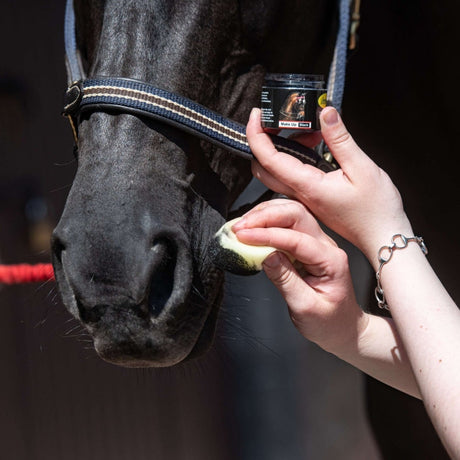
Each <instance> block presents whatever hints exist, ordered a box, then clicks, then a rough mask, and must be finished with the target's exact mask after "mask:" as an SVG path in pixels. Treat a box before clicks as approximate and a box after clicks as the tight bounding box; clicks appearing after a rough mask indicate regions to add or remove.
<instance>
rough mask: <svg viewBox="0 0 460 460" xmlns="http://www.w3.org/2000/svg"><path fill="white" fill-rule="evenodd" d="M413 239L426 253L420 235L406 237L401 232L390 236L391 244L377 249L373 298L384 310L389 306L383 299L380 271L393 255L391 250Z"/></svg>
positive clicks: (426, 251) (403, 246) (424, 252)
mask: <svg viewBox="0 0 460 460" xmlns="http://www.w3.org/2000/svg"><path fill="white" fill-rule="evenodd" d="M412 241H414V242H415V243H417V244H418V245H419V246H420V249H421V250H422V252H423V254H425V255H427V254H428V249H427V247H426V246H425V242H424V241H423V238H421V237H420V236H411V237H407V236H404V235H401V233H397V234H396V235H393V236H392V238H391V244H390V245H389V246H382V247H381V248H380V249H379V253H378V259H379V263H380V266H379V269H378V270H377V273H376V274H375V277H376V279H377V287H376V288H375V298H376V299H377V304H378V306H379V308H383V309H385V310H389V309H390V307H389V306H388V304H387V302H386V299H385V293H384V292H383V288H382V285H381V283H380V275H381V273H382V267H383V266H384V265H385V264H387V263H388V262H389V261H390V259H391V258H392V257H393V252H394V251H395V250H396V249H404V248H407V245H408V244H409V243H411V242H412Z"/></svg>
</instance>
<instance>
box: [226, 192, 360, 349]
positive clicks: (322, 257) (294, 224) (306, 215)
mask: <svg viewBox="0 0 460 460" xmlns="http://www.w3.org/2000/svg"><path fill="white" fill-rule="evenodd" d="M233 231H234V232H235V233H236V236H237V238H238V239H239V240H240V241H242V242H243V243H247V244H253V245H266V246H273V247H275V248H277V249H279V250H281V251H284V252H287V253H289V254H291V255H292V256H293V257H294V258H295V259H296V262H295V263H294V265H295V266H294V265H293V264H291V262H290V261H289V259H288V257H286V256H285V255H284V254H283V253H281V252H275V253H273V254H271V255H270V256H269V257H268V258H267V259H266V260H265V262H264V271H265V273H266V274H267V276H268V278H269V279H270V280H271V281H272V282H273V283H274V284H275V286H276V287H277V288H278V290H279V291H280V292H281V294H282V295H283V297H284V298H285V300H286V302H287V304H288V308H289V313H290V316H291V319H292V322H293V323H294V325H295V326H296V328H297V329H298V330H299V331H300V333H301V334H302V335H303V336H304V337H306V338H307V339H309V340H311V341H313V342H315V343H317V344H318V345H319V346H321V347H322V348H324V349H325V350H327V351H330V352H332V353H336V354H337V353H338V352H339V351H340V350H341V349H342V348H343V347H349V346H350V347H353V346H355V345H356V342H357V341H358V339H359V336H360V334H361V332H362V331H364V330H365V328H366V325H367V321H368V318H367V315H365V314H364V313H363V312H362V310H361V309H360V307H359V306H358V304H357V302H356V298H355V294H354V290H353V285H352V281H351V274H350V271H349V267H348V258H347V255H346V254H345V252H344V251H343V250H342V249H340V248H339V247H338V246H337V244H336V243H335V242H334V241H333V240H332V239H331V238H330V237H329V236H328V235H326V234H325V233H324V232H323V231H322V229H321V227H320V226H319V225H318V223H317V221H316V219H315V218H314V217H313V216H312V214H311V213H310V212H309V211H308V210H307V209H306V208H305V206H303V205H302V204H301V203H299V202H297V201H291V200H285V199H279V200H272V201H269V202H264V203H262V204H260V205H259V206H256V207H255V208H254V209H253V210H251V211H249V212H248V213H247V214H246V215H245V216H244V217H243V219H241V220H240V221H238V222H237V223H236V224H235V225H234V226H233ZM296 267H297V268H296Z"/></svg>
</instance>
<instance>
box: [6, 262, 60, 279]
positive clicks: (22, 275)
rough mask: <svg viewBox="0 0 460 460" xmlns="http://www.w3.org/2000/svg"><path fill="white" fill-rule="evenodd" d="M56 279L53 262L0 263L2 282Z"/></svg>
mask: <svg viewBox="0 0 460 460" xmlns="http://www.w3.org/2000/svg"><path fill="white" fill-rule="evenodd" d="M49 280H54V271H53V266H52V265H51V264H36V265H28V264H18V265H0V284H2V283H3V284H21V283H36V282H39V281H49Z"/></svg>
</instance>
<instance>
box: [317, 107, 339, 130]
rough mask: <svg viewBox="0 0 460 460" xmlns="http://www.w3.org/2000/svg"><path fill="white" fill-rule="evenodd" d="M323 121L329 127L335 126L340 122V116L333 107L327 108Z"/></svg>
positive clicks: (324, 111)
mask: <svg viewBox="0 0 460 460" xmlns="http://www.w3.org/2000/svg"><path fill="white" fill-rule="evenodd" d="M321 119H322V120H323V121H324V123H325V124H326V125H328V126H332V125H335V124H336V123H337V122H338V121H339V114H338V113H337V110H335V109H334V108H333V107H327V108H325V109H324V110H323V116H322V117H321Z"/></svg>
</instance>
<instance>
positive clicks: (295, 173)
mask: <svg viewBox="0 0 460 460" xmlns="http://www.w3.org/2000/svg"><path fill="white" fill-rule="evenodd" d="M246 135H247V138H248V142H249V147H250V148H251V151H252V153H253V154H254V156H255V157H256V158H257V160H258V163H253V168H252V171H253V174H254V176H255V177H257V178H258V179H259V180H261V181H262V182H263V183H264V184H265V185H267V187H270V188H271V189H272V190H276V191H277V192H279V193H284V194H285V195H288V196H295V195H294V190H296V189H299V188H301V186H302V184H305V182H306V181H309V180H314V179H316V178H320V177H321V176H323V175H324V174H325V173H324V172H323V171H320V170H319V169H317V168H315V167H313V166H310V165H305V164H303V163H302V162H301V161H300V160H298V159H297V158H294V157H292V156H291V155H288V154H285V153H281V152H278V151H277V150H276V148H275V146H274V145H273V143H272V141H271V140H270V137H269V136H268V135H267V134H265V133H264V131H263V129H262V127H261V125H260V109H253V110H252V112H251V116H250V117H249V122H248V125H247V127H246ZM286 192H287V193H286Z"/></svg>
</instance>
